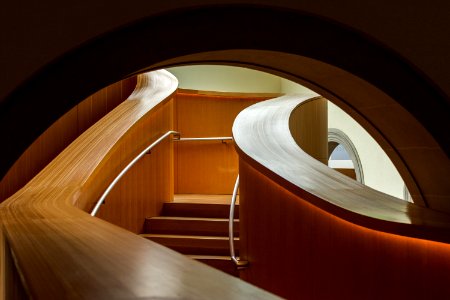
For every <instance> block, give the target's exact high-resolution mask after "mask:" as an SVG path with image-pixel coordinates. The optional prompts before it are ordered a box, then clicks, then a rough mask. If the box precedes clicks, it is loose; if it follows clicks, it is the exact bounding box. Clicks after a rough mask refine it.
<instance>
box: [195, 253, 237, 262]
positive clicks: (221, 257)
mask: <svg viewBox="0 0 450 300" xmlns="http://www.w3.org/2000/svg"><path fill="white" fill-rule="evenodd" d="M186 256H187V257H189V258H192V259H196V260H202V259H203V260H206V259H208V260H224V261H231V257H230V256H225V255H195V254H187V255H186Z"/></svg>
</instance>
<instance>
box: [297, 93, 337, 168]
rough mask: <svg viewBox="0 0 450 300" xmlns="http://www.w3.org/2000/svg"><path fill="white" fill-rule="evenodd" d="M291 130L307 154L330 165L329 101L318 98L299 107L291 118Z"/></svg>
mask: <svg viewBox="0 0 450 300" xmlns="http://www.w3.org/2000/svg"><path fill="white" fill-rule="evenodd" d="M289 129H290V131H291V134H292V137H293V138H294V140H295V141H296V143H297V144H298V145H299V146H300V148H302V149H303V151H305V152H306V153H308V154H309V155H311V156H312V157H314V158H315V159H317V160H318V161H320V162H322V163H324V164H325V165H328V100H327V99H325V98H323V97H317V98H315V99H313V100H310V101H308V102H306V103H302V105H300V106H298V107H297V108H296V109H295V110H294V111H293V112H292V114H291V116H290V118H289Z"/></svg>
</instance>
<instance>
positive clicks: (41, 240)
mask: <svg viewBox="0 0 450 300" xmlns="http://www.w3.org/2000/svg"><path fill="white" fill-rule="evenodd" d="M176 86H177V82H176V79H175V78H174V77H173V76H172V75H170V74H169V73H167V72H165V71H157V72H153V73H147V74H144V75H141V76H139V78H138V85H137V88H136V90H135V91H134V92H133V94H132V95H131V96H130V98H129V99H128V100H127V101H125V102H123V103H122V104H120V105H119V106H118V107H117V108H116V109H114V110H113V111H112V112H111V113H109V114H108V115H107V116H105V117H104V118H102V119H101V120H100V121H99V122H98V123H96V124H95V125H94V126H93V127H91V128H90V129H88V130H87V131H86V132H85V133H83V134H82V135H81V136H80V137H79V138H78V139H77V140H75V141H74V142H73V143H72V144H71V145H70V146H69V147H68V148H66V149H65V150H64V151H63V152H62V153H61V154H60V155H59V156H58V157H57V158H56V159H55V160H53V161H52V162H51V163H50V164H49V165H48V166H47V167H46V168H45V169H44V170H43V171H42V172H40V173H39V174H38V175H37V176H36V177H35V178H34V179H33V180H31V181H30V182H29V183H28V184H27V185H26V186H25V187H24V188H22V189H21V190H20V191H19V192H17V193H16V194H15V195H13V196H12V197H11V198H9V199H8V200H6V201H5V202H3V203H2V204H1V205H0V225H1V230H0V249H1V252H0V254H1V278H2V281H1V295H2V296H3V298H6V299H16V298H21V297H27V296H28V297H31V298H34V299H119V298H120V299H137V298H139V299H142V298H153V297H155V298H171V299H172V298H214V297H215V296H216V295H218V294H219V295H224V297H228V298H243V299H248V298H271V297H272V296H271V295H270V294H268V293H266V292H264V291H262V290H260V289H258V288H255V287H252V286H250V285H248V284H246V283H243V282H241V281H239V280H237V279H235V278H232V277H230V276H228V275H226V274H224V273H221V272H219V271H216V270H213V269H210V268H209V267H206V266H204V265H202V264H200V263H198V262H195V261H193V260H190V259H187V258H185V257H184V256H182V255H180V254H177V253H175V252H173V251H171V250H169V249H167V248H164V247H162V246H159V245H157V244H155V243H153V242H150V241H147V240H145V239H143V238H140V237H139V236H137V235H135V234H132V233H130V232H128V231H125V230H123V229H120V228H119V227H116V226H114V225H112V224H109V223H107V222H105V221H102V220H100V219H98V218H94V217H91V216H90V215H89V214H88V213H87V211H90V210H91V209H92V208H93V206H94V204H95V202H96V200H97V199H98V198H99V196H100V195H101V193H102V192H103V191H104V190H105V188H106V187H107V186H108V184H109V182H111V181H112V180H113V178H114V177H115V176H116V175H117V174H118V173H119V172H120V170H121V169H122V168H123V167H124V166H125V165H126V164H127V163H128V162H129V161H131V159H132V158H133V157H135V156H136V154H138V153H139V152H140V151H142V149H144V148H145V146H146V145H148V143H149V142H151V141H152V140H154V139H155V138H156V137H158V136H160V135H161V133H162V132H143V129H145V128H146V126H145V124H146V122H147V120H148V119H149V118H150V119H151V118H152V116H153V115H154V114H157V112H158V109H159V108H160V107H162V106H164V103H165V101H167V99H170V97H171V95H172V93H173V92H174V91H175V89H176ZM136 136H138V137H140V138H139V139H137V138H136ZM131 141H133V143H131ZM136 141H138V142H137V143H136ZM225 295H226V296H225Z"/></svg>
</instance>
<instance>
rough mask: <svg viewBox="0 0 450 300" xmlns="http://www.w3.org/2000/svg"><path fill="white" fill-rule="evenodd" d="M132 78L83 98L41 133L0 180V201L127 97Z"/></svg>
mask: <svg viewBox="0 0 450 300" xmlns="http://www.w3.org/2000/svg"><path fill="white" fill-rule="evenodd" d="M135 86H136V77H130V78H128V79H124V80H121V81H119V82H117V83H114V84H112V85H110V86H108V87H106V88H104V89H102V90H100V91H98V92H97V93H95V94H93V95H92V96H90V97H88V98H86V99H85V100H83V101H82V102H80V103H79V104H78V105H76V106H75V107H74V108H72V109H71V110H70V111H69V112H67V113H66V114H65V115H63V116H62V117H61V118H59V119H58V120H57V121H56V122H55V123H54V124H53V125H52V126H50V127H49V128H48V129H47V131H45V132H44V133H43V134H41V135H40V136H39V137H38V138H37V139H36V141H35V142H34V143H33V144H31V145H30V147H28V149H27V150H26V151H25V152H24V153H23V154H22V156H21V157H20V158H19V159H18V160H17V161H16V162H15V164H14V165H13V166H12V167H11V169H10V170H9V171H8V173H7V174H6V175H5V176H4V177H3V178H2V179H1V181H0V202H1V201H3V200H5V199H7V198H8V197H9V196H11V195H12V194H14V193H15V192H17V191H18V190H19V189H20V188H21V187H23V186H24V185H25V184H26V183H27V182H28V181H30V179H32V178H33V177H34V176H35V175H36V174H37V173H39V172H40V171H41V170H42V169H43V168H44V167H45V166H46V165H47V164H48V163H49V162H50V161H51V160H52V159H54V158H55V157H56V156H57V155H58V154H59V153H60V152H61V151H62V150H63V149H65V148H66V147H67V146H68V145H69V144H70V143H71V142H72V141H73V140H75V139H76V138H77V137H78V136H79V135H80V134H81V133H83V132H84V131H85V130H86V129H88V128H89V127H90V126H92V125H93V124H94V123H95V122H97V121H98V120H99V119H100V118H101V117H103V116H104V115H106V114H107V113H108V112H110V111H111V110H112V109H114V108H115V107H116V106H117V105H119V104H120V103H121V102H122V101H124V100H125V99H127V97H128V96H129V95H130V94H131V92H132V91H133V89H134V88H135Z"/></svg>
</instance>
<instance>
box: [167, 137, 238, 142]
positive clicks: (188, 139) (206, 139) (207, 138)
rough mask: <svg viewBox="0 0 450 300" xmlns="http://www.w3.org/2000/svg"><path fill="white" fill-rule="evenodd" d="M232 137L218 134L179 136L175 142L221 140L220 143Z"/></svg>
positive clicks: (230, 139)
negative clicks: (210, 135)
mask: <svg viewBox="0 0 450 300" xmlns="http://www.w3.org/2000/svg"><path fill="white" fill-rule="evenodd" d="M232 140H233V138H232V137H231V136H218V137H200V138H193V137H191V138H179V139H177V140H176V141H177V142H187V141H200V142H205V141H222V143H225V142H224V141H232Z"/></svg>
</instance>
